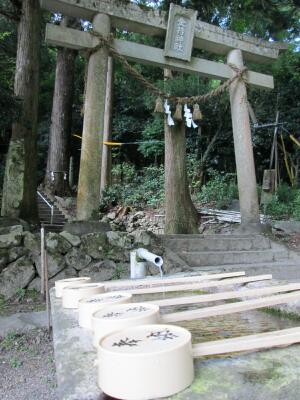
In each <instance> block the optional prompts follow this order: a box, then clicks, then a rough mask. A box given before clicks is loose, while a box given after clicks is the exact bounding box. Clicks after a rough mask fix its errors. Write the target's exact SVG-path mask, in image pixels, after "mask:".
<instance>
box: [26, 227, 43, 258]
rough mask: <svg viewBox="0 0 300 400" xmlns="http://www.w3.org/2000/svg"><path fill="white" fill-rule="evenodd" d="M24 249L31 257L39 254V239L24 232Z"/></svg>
mask: <svg viewBox="0 0 300 400" xmlns="http://www.w3.org/2000/svg"><path fill="white" fill-rule="evenodd" d="M24 247H25V248H26V249H28V250H29V251H30V253H31V254H33V255H38V254H40V253H41V238H40V236H39V235H37V234H36V235H34V234H33V233H31V232H24Z"/></svg>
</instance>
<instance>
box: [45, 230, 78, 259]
mask: <svg viewBox="0 0 300 400" xmlns="http://www.w3.org/2000/svg"><path fill="white" fill-rule="evenodd" d="M46 247H47V250H48V251H49V252H50V253H61V254H66V253H67V252H68V251H69V250H70V249H71V248H72V246H71V244H70V243H69V242H68V241H67V240H66V239H64V238H63V237H62V236H61V235H60V234H58V233H53V232H50V233H48V234H47V235H46Z"/></svg>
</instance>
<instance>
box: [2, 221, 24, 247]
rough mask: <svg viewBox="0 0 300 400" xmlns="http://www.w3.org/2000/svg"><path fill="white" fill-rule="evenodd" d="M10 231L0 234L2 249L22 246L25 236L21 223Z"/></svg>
mask: <svg viewBox="0 0 300 400" xmlns="http://www.w3.org/2000/svg"><path fill="white" fill-rule="evenodd" d="M14 228H16V229H12V230H11V231H10V232H9V233H5V234H2V235H0V249H9V248H11V247H15V246H20V244H21V242H22V238H23V235H22V233H23V228H22V226H20V225H17V226H16V227H14Z"/></svg>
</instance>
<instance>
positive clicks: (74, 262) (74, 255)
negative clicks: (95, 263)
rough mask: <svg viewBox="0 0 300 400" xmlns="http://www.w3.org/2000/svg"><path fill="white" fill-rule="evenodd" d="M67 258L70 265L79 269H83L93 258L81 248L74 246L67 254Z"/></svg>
mask: <svg viewBox="0 0 300 400" xmlns="http://www.w3.org/2000/svg"><path fill="white" fill-rule="evenodd" d="M65 260H66V263H67V265H68V266H70V267H73V268H75V269H76V270H77V271H81V270H82V269H84V268H86V267H87V266H88V265H89V264H90V262H91V261H92V258H91V257H90V256H89V255H88V254H85V253H83V252H82V251H81V250H79V249H74V248H73V249H72V250H71V251H70V252H69V253H67V254H66V255H65Z"/></svg>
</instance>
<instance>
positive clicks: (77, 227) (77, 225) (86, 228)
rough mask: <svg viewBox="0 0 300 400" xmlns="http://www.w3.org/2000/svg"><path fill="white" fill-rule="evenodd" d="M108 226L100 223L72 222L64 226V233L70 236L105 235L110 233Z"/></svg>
mask: <svg viewBox="0 0 300 400" xmlns="http://www.w3.org/2000/svg"><path fill="white" fill-rule="evenodd" d="M110 230H111V228H110V225H109V224H108V223H105V222H101V221H74V222H67V223H66V224H65V225H64V231H66V232H69V233H71V234H72V235H78V236H81V235H86V234H88V233H96V232H97V233H105V232H108V231H110Z"/></svg>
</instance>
